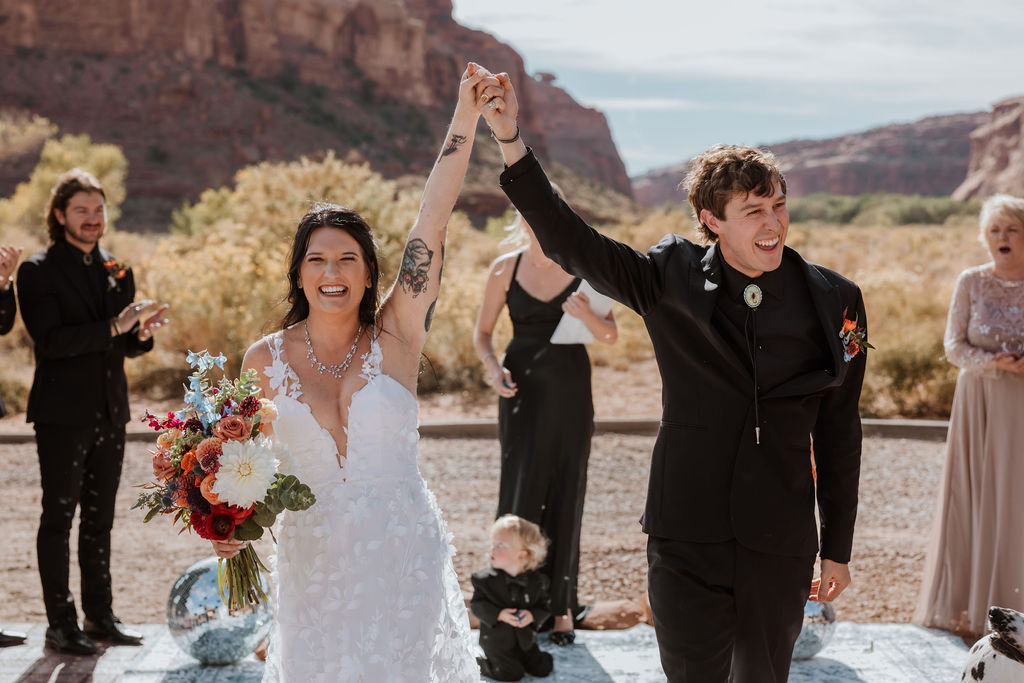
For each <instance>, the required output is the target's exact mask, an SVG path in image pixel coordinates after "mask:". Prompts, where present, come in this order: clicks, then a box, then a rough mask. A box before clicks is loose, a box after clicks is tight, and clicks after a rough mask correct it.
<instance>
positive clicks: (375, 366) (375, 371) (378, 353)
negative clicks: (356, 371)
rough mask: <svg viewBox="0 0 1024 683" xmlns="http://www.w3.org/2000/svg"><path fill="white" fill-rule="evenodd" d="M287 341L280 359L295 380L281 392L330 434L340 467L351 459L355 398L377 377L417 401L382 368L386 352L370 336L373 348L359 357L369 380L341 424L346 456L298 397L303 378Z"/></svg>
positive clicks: (353, 400)
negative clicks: (286, 347) (291, 357)
mask: <svg viewBox="0 0 1024 683" xmlns="http://www.w3.org/2000/svg"><path fill="white" fill-rule="evenodd" d="M284 341H285V340H284V338H283V335H282V337H281V339H280V340H279V343H280V346H279V347H278V358H279V360H280V361H281V362H282V363H283V364H284V366H285V367H286V368H287V369H288V370H290V371H291V373H292V374H293V375H294V377H295V379H294V386H293V387H292V388H291V389H290V390H288V391H282V392H280V393H279V395H282V396H285V397H287V398H290V399H291V400H293V401H295V402H296V403H298V404H299V405H301V406H302V407H303V408H304V409H305V411H306V413H308V414H309V417H310V419H311V420H313V423H314V424H315V425H316V426H317V429H319V430H320V432H321V433H322V434H323V435H324V436H326V437H327V439H328V440H329V441H330V443H331V446H333V448H334V459H335V461H336V463H337V465H338V469H339V470H341V469H344V468H345V465H344V463H345V461H347V460H348V441H349V436H350V434H349V425H350V424H351V421H352V407H353V406H354V405H355V404H356V399H357V398H359V397H360V395H361V394H363V392H365V391H366V390H367V389H368V388H369V387H370V385H372V384H373V383H374V382H376V381H377V380H384V379H389V380H391V381H392V382H393V383H394V384H395V386H397V387H399V388H401V390H402V391H403V392H404V393H405V395H406V396H408V397H409V398H410V399H412V400H413V401H414V402H415V401H416V397H415V396H414V395H413V394H412V392H411V391H409V389H408V388H407V387H406V386H405V385H404V384H402V383H401V382H399V381H398V380H396V379H395V378H394V377H391V376H390V375H387V374H385V373H384V372H383V371H382V369H381V365H382V363H383V360H384V359H383V353H382V350H381V348H380V344H379V342H378V341H377V340H376V339H373V338H371V339H370V349H369V350H368V351H367V352H366V353H364V354H362V355H361V356H360V357H359V358H360V360H361V361H363V371H362V373H360V377H365V378H366V382H365V383H364V384H363V386H361V387H359V388H358V389H356V390H355V391H354V392H352V395H351V396H350V397H349V399H348V411H347V413H346V420H345V424H344V425H342V427H341V429H342V431H343V432H344V434H345V455H342V453H341V448H339V447H338V440H337V439H336V438H335V437H334V434H332V433H331V431H330V430H329V429H327V428H326V427H324V426H323V423H321V422H320V420H319V418H317V416H316V413H314V412H313V407H312V406H311V405H309V404H308V403H307V402H306V401H304V400H303V399H301V398H299V397H300V396H301V395H302V381H301V379H299V373H298V372H296V370H295V368H294V367H293V366H292V365H291V363H290V362H289V360H288V354H287V351H286V350H285V348H284ZM368 359H369V360H368ZM367 364H369V366H370V367H368V368H367V367H366V366H367Z"/></svg>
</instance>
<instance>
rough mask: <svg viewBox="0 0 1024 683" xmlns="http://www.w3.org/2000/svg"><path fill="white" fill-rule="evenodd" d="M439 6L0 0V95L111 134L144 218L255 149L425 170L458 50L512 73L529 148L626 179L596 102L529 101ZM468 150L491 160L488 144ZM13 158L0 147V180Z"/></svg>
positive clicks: (70, 127)
mask: <svg viewBox="0 0 1024 683" xmlns="http://www.w3.org/2000/svg"><path fill="white" fill-rule="evenodd" d="M451 10H452V6H451V2H450V0H177V1H176V2H174V3H168V2H166V0H61V1H60V2H58V1H56V0H0V59H2V60H3V63H4V67H3V69H0V102H2V103H4V104H5V105H7V106H14V107H18V108H20V109H24V110H29V111H34V112H37V113H39V114H41V115H43V116H45V117H47V118H48V119H50V120H51V121H53V122H54V123H56V124H57V125H58V126H60V129H61V132H62V133H89V134H90V135H91V136H92V137H93V138H94V139H95V140H97V141H102V142H113V143H115V144H118V145H120V146H121V147H122V148H123V149H124V150H125V153H126V155H127V156H128V160H129V164H130V171H129V178H128V196H129V199H128V202H127V203H126V206H125V207H124V208H125V210H124V219H123V220H122V224H124V225H125V227H131V226H133V225H134V226H136V227H148V228H157V229H161V228H163V227H164V226H166V224H167V216H168V214H169V212H170V210H171V209H173V208H175V207H176V206H178V205H180V203H181V202H182V201H184V200H186V199H194V198H195V197H196V196H197V195H198V193H199V192H200V191H201V190H203V189H205V188H207V187H211V186H217V185H221V184H224V183H227V182H230V179H231V176H232V174H233V173H234V171H235V170H237V168H238V167H239V166H242V165H245V164H248V163H252V162H254V161H258V160H262V159H268V160H280V159H292V158H295V157H297V156H299V155H301V154H307V155H309V154H312V155H316V154H318V153H319V152H320V151H322V150H325V149H335V150H338V151H339V152H340V153H342V154H345V153H349V152H355V153H357V154H358V155H359V156H360V157H362V158H365V159H367V160H369V161H370V162H371V163H372V164H373V165H374V167H375V168H377V169H378V170H380V171H382V172H384V173H386V174H389V175H401V174H404V173H409V172H424V171H426V170H428V169H429V167H430V165H431V164H432V163H433V160H434V158H435V157H436V153H437V149H438V146H439V144H440V140H439V136H440V134H441V132H440V131H443V129H444V123H445V121H446V120H447V118H448V116H449V115H450V107H451V103H452V102H453V101H454V97H455V92H456V90H457V83H458V76H459V74H460V73H461V72H462V69H463V68H464V65H465V63H466V61H469V60H473V61H477V62H480V63H482V64H485V65H487V66H489V67H491V68H493V69H496V70H501V71H507V72H509V74H510V75H511V76H512V78H513V79H514V81H515V82H516V83H517V84H523V86H525V87H523V86H521V87H520V88H519V93H520V99H521V105H522V106H521V109H522V111H521V114H520V119H519V120H520V124H521V125H522V127H523V130H524V132H527V131H528V135H529V140H530V144H531V145H532V146H533V147H534V148H535V149H537V151H538V152H539V153H541V154H544V155H545V157H548V156H549V155H548V150H551V149H559V150H564V159H563V158H561V157H560V153H559V152H554V153H552V154H551V155H550V158H551V160H553V161H560V162H561V163H563V164H564V165H566V166H568V167H569V168H572V169H574V170H576V171H578V172H580V173H582V174H583V175H585V176H587V177H590V178H593V179H595V180H598V181H600V182H602V183H605V184H608V185H610V186H612V187H615V188H617V189H623V188H625V189H626V190H627V191H628V185H624V184H623V181H622V178H621V177H620V176H619V174H618V172H617V171H616V168H615V167H616V164H617V165H618V167H620V168H621V166H622V162H621V160H620V159H619V158H618V154H617V152H616V151H615V148H614V144H613V143H612V141H611V136H610V134H609V133H608V130H607V126H604V127H603V128H602V127H600V126H594V125H591V122H592V121H593V120H594V114H595V112H593V111H592V110H589V109H585V108H583V107H580V106H579V105H577V104H576V103H575V102H573V101H572V100H571V98H568V96H566V97H565V98H563V99H561V100H559V102H558V106H557V107H552V108H550V109H548V110H545V109H541V108H540V107H539V106H538V104H537V103H536V102H535V100H536V99H537V97H538V96H545V97H547V96H548V95H550V93H548V91H547V90H542V91H541V92H540V93H539V95H538V93H536V92H535V88H534V87H533V83H534V81H533V79H532V78H529V77H528V75H527V74H526V72H525V69H524V67H523V61H522V59H521V58H520V57H519V55H518V54H516V52H515V51H514V50H513V49H512V48H511V47H509V46H508V45H505V44H503V43H501V42H500V41H498V40H497V39H495V38H494V37H492V36H490V35H488V34H486V33H483V32H481V31H474V30H471V29H468V28H465V27H463V26H460V25H459V24H457V23H456V22H455V21H454V20H453V19H452V16H451ZM547 88H548V89H550V88H553V86H547ZM574 116H578V117H579V118H580V120H581V121H584V122H585V124H584V125H583V126H582V128H583V130H584V131H585V132H583V133H581V132H580V131H573V136H572V138H571V140H570V141H569V142H567V141H566V135H567V133H566V132H565V131H566V129H565V126H564V124H562V123H561V122H562V121H564V120H566V119H571V118H572V117H574ZM552 143H554V144H553V145H552ZM580 147H582V148H583V150H582V151H581V150H579V149H578V148H580ZM478 149H480V150H481V151H480V155H479V156H478V157H477V158H478V159H484V160H489V161H490V164H491V165H489V166H488V168H493V164H494V163H495V162H496V160H497V150H496V147H495V146H494V145H492V144H490V143H489V141H487V140H484V139H481V140H480V145H479V146H478ZM587 149H591V150H595V153H594V155H593V157H592V158H590V157H588V156H587V154H586V153H585V151H586V150H587ZM475 156H477V155H475ZM23 165H24V164H20V163H19V164H7V163H0V194H9V193H10V191H12V189H13V186H14V183H15V182H17V181H19V180H23V179H24V178H23V177H20V176H19V177H12V176H11V171H10V170H9V169H13V168H15V167H17V168H21V167H22V166H23ZM493 184H494V185H495V186H496V184H497V183H496V178H494V180H493ZM495 192H498V191H497V190H496V189H495Z"/></svg>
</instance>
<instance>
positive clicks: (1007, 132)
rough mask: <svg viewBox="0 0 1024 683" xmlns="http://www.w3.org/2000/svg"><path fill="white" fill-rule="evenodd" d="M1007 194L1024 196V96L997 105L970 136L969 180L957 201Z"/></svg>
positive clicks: (961, 187) (957, 196) (960, 190)
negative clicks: (1001, 193) (1000, 193)
mask: <svg viewBox="0 0 1024 683" xmlns="http://www.w3.org/2000/svg"><path fill="white" fill-rule="evenodd" d="M998 192H1006V193H1008V194H1012V195H1016V196H1018V197H1022V196H1024V96H1021V97H1011V98H1009V99H1006V100H1003V101H1002V102H999V103H998V104H996V105H995V107H993V109H992V113H991V114H988V115H986V116H985V120H984V123H982V124H981V125H980V126H979V127H978V128H977V129H975V130H974V132H972V133H971V160H970V165H969V166H968V169H967V178H965V179H964V181H963V182H962V183H961V184H960V187H958V188H956V191H955V192H953V198H954V199H970V198H971V197H986V196H988V195H992V194H996V193H998Z"/></svg>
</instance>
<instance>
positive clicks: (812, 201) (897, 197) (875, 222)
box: [789, 192, 981, 227]
mask: <svg viewBox="0 0 1024 683" xmlns="http://www.w3.org/2000/svg"><path fill="white" fill-rule="evenodd" d="M979 209H981V202H980V200H976V199H973V200H970V201H966V202H962V201H958V200H955V199H950V198H949V197H925V196H922V195H903V194H891V193H888V192H874V193H871V194H862V195H839V194H831V193H827V192H816V193H814V194H809V195H807V196H805V197H792V198H790V200H789V216H790V220H792V221H793V222H794V223H805V222H812V221H813V222H819V223H826V224H833V225H849V224H855V225H862V226H866V227H870V226H879V225H882V226H896V225H942V224H944V223H947V222H951V221H953V222H970V221H972V220H976V219H977V216H978V211H979Z"/></svg>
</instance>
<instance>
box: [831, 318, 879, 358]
mask: <svg viewBox="0 0 1024 683" xmlns="http://www.w3.org/2000/svg"><path fill="white" fill-rule="evenodd" d="M848 310H849V309H847V308H844V309H843V328H842V329H841V330H839V339H840V340H841V341H842V342H843V360H844V361H846V362H847V363H849V362H850V361H851V360H853V357H854V356H856V355H857V354H858V353H860V352H861V351H863V350H864V349H873V348H875V347H874V346H872V345H871V344H869V343H868V334H867V331H866V330H865V329H864V328H863V327H857V316H854V317H853V320H850V319H849V318H847V317H846V312H847V311H848Z"/></svg>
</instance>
